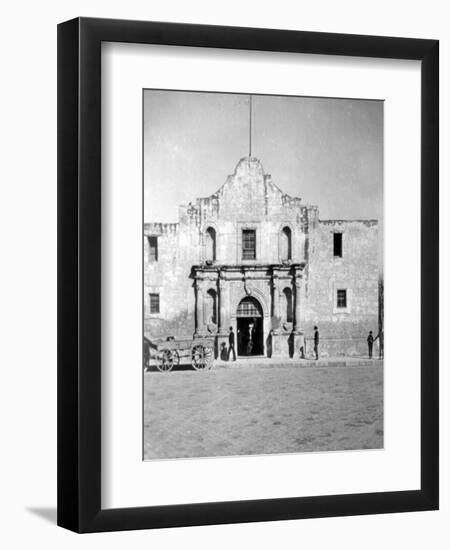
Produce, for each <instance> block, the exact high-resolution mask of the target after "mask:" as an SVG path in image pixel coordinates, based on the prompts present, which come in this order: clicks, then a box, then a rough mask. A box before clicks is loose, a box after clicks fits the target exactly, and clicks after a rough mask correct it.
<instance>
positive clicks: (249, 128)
mask: <svg viewBox="0 0 450 550" xmlns="http://www.w3.org/2000/svg"><path fill="white" fill-rule="evenodd" d="M249 107H250V113H249V119H250V120H249V127H248V133H249V151H248V156H249V157H251V156H252V96H250V102H249Z"/></svg>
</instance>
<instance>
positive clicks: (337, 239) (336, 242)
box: [333, 233, 342, 258]
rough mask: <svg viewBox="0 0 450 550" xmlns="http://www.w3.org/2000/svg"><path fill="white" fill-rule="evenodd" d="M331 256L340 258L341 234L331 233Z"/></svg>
mask: <svg viewBox="0 0 450 550" xmlns="http://www.w3.org/2000/svg"><path fill="white" fill-rule="evenodd" d="M333 256H334V257H335V258H342V233H333Z"/></svg>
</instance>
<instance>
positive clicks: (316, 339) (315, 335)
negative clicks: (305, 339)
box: [314, 327, 319, 361]
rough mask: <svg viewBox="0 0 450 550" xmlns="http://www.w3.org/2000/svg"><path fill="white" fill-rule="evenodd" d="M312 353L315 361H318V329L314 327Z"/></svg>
mask: <svg viewBox="0 0 450 550" xmlns="http://www.w3.org/2000/svg"><path fill="white" fill-rule="evenodd" d="M314 353H315V354H316V361H317V360H318V359H319V329H318V328H317V327H314Z"/></svg>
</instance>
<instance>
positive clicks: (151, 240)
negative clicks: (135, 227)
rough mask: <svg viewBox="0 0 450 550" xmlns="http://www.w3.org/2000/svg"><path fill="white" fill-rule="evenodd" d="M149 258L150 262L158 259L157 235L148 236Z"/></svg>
mask: <svg viewBox="0 0 450 550" xmlns="http://www.w3.org/2000/svg"><path fill="white" fill-rule="evenodd" d="M148 246H149V254H148V256H149V260H150V261H151V262H157V261H158V237H148Z"/></svg>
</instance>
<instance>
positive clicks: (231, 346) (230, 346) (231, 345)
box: [228, 327, 236, 361]
mask: <svg viewBox="0 0 450 550" xmlns="http://www.w3.org/2000/svg"><path fill="white" fill-rule="evenodd" d="M231 352H233V361H236V352H235V351H234V332H233V327H230V334H229V335H228V361H229V360H230V353H231Z"/></svg>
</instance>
